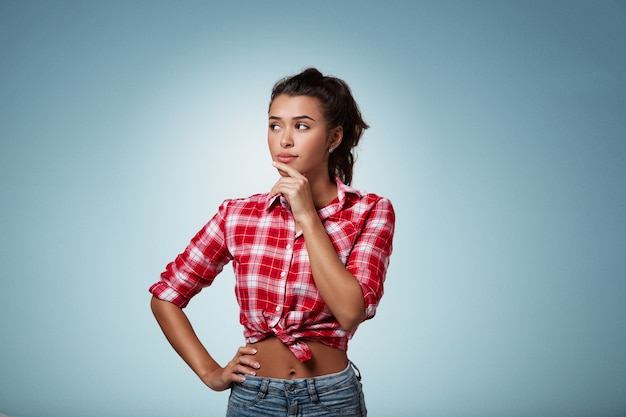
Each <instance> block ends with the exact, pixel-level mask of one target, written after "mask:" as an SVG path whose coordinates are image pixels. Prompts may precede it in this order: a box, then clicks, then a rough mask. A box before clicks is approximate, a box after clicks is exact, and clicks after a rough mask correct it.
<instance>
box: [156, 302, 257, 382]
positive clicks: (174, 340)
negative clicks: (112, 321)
mask: <svg viewBox="0 0 626 417" xmlns="http://www.w3.org/2000/svg"><path fill="white" fill-rule="evenodd" d="M150 307H151V308H152V313H153V314H154V317H155V318H156V320H157V322H158V323H159V326H161V330H163V334H165V337H166V338H167V340H168V341H169V342H170V344H171V345H172V347H173V348H174V350H175V351H176V352H177V353H178V354H179V355H180V357H181V358H182V359H183V360H184V361H185V362H186V363H187V365H189V367H190V368H191V369H192V370H193V371H194V372H195V373H196V375H198V377H199V378H200V379H201V380H202V382H204V383H205V384H206V385H207V386H208V387H209V388H211V389H212V390H215V391H223V390H226V389H228V388H230V386H231V384H232V383H233V382H243V380H244V379H245V378H244V375H255V374H256V373H255V371H254V370H255V369H258V368H259V364H258V363H257V362H256V361H255V360H254V358H253V355H254V354H255V353H256V349H254V348H251V347H246V346H242V347H240V348H239V350H238V351H237V354H236V355H235V357H234V358H233V359H232V360H231V361H230V362H228V364H227V365H226V366H225V367H224V368H222V367H221V366H220V365H219V364H218V363H217V362H216V361H215V360H214V359H213V358H212V357H211V355H210V354H209V352H207V350H206V349H205V348H204V346H203V345H202V343H201V342H200V339H198V336H197V335H196V333H195V331H194V330H193V327H192V326H191V323H190V322H189V319H188V318H187V315H186V314H185V313H184V312H183V310H182V309H181V308H180V307H178V306H176V305H174V304H172V303H170V302H169V301H163V300H159V299H158V298H156V297H154V296H153V297H152V300H151V302H150Z"/></svg>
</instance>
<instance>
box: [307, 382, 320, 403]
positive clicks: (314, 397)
mask: <svg viewBox="0 0 626 417" xmlns="http://www.w3.org/2000/svg"><path fill="white" fill-rule="evenodd" d="M306 385H307V389H308V390H309V395H310V396H311V402H312V403H313V404H317V403H318V402H319V399H318V398H317V390H316V389H315V379H313V378H309V379H307V380H306Z"/></svg>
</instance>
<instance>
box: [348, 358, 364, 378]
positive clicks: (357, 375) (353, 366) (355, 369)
mask: <svg viewBox="0 0 626 417" xmlns="http://www.w3.org/2000/svg"><path fill="white" fill-rule="evenodd" d="M348 363H350V366H351V367H352V368H353V369H354V371H355V372H354V374H355V375H356V379H357V380H359V381H360V380H361V371H359V368H357V367H356V365H355V364H354V362H352V361H348Z"/></svg>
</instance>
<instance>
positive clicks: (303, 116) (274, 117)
mask: <svg viewBox="0 0 626 417" xmlns="http://www.w3.org/2000/svg"><path fill="white" fill-rule="evenodd" d="M269 119H270V120H282V118H281V117H278V116H271V115H270V117H269ZM302 119H309V120H312V121H314V122H315V121H316V120H315V119H314V118H312V117H311V116H307V115H302V116H295V117H292V118H291V120H302Z"/></svg>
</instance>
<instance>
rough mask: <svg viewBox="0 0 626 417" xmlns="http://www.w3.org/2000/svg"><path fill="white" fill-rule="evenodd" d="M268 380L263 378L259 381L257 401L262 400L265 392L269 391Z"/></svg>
mask: <svg viewBox="0 0 626 417" xmlns="http://www.w3.org/2000/svg"><path fill="white" fill-rule="evenodd" d="M269 385H270V380H269V379H267V378H263V380H261V386H260V387H259V399H260V400H262V399H263V398H265V396H266V395H267V391H268V389H269Z"/></svg>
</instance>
